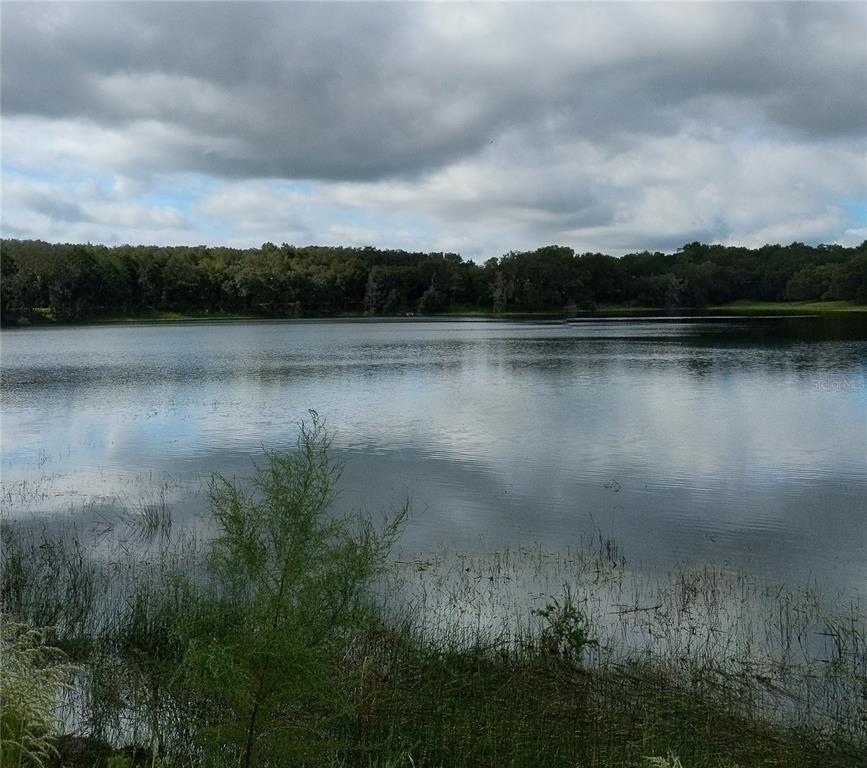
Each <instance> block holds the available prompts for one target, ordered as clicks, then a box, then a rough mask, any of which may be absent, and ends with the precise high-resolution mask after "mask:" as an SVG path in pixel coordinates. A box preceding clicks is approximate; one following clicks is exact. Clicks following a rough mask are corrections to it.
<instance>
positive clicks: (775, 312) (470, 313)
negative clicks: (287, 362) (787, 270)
mask: <svg viewBox="0 0 867 768" xmlns="http://www.w3.org/2000/svg"><path fill="white" fill-rule="evenodd" d="M845 314H867V304H856V303H853V302H846V301H812V302H782V301H768V302H755V301H743V302H733V303H730V304H717V305H712V306H707V307H677V308H672V309H665V308H660V307H627V306H622V305H602V306H599V307H597V308H596V309H592V310H578V311H573V312H562V311H561V312H556V311H540V312H497V313H494V312H491V311H489V310H485V309H482V308H481V307H479V308H471V307H468V308H462V309H461V310H460V311H450V312H439V313H432V314H426V315H420V314H414V315H413V314H407V315H365V314H360V313H345V314H336V315H309V316H301V317H295V316H290V315H285V316H279V315H264V314H238V313H229V312H226V313H223V312H210V313H202V312H196V313H185V312H166V311H152V312H140V313H130V314H124V315H102V316H96V317H90V318H82V319H81V320H59V319H55V318H52V317H50V316H49V315H48V314H46V313H38V314H37V315H36V316H32V315H31V317H29V318H27V319H26V322H21V323H19V322H16V321H14V320H13V321H11V322H7V323H5V324H4V326H3V327H4V328H13V327H40V328H44V327H66V326H83V325H127V324H128V325H139V324H147V323H155V324H176V323H178V324H181V323H225V322H249V321H264V322H268V321H271V322H274V321H286V320H299V321H309V320H346V321H352V320H364V321H377V320H378V321H383V320H386V321H398V320H415V321H421V322H424V321H428V322H429V321H431V320H461V319H479V320H483V319H484V320H521V319H528V320H531V319H552V320H553V319H563V320H569V319H578V320H580V319H593V318H602V319H605V318H609V319H617V318H638V317H660V318H663V317H668V318H678V317H683V318H689V317H695V316H707V315H710V316H719V317H725V316H737V317H762V316H766V317H796V316H799V315H845Z"/></svg>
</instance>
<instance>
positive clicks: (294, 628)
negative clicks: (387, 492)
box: [176, 413, 403, 766]
mask: <svg viewBox="0 0 867 768" xmlns="http://www.w3.org/2000/svg"><path fill="white" fill-rule="evenodd" d="M329 445H330V440H329V438H328V435H327V433H326V431H325V429H324V426H323V424H322V422H321V421H320V420H319V418H318V416H317V415H316V414H315V413H313V414H312V421H311V422H310V423H309V424H304V425H302V427H301V434H300V437H299V441H298V450H297V452H295V453H292V454H278V453H269V454H267V457H266V461H265V463H264V464H263V465H262V466H261V467H260V468H259V470H258V472H257V474H256V477H255V480H254V482H253V484H252V487H249V486H246V485H242V484H240V483H238V482H237V481H234V480H229V479H226V478H223V477H215V478H214V480H213V481H212V484H211V488H210V494H211V504H212V508H213V511H214V515H215V518H216V521H217V523H218V525H219V530H220V534H219V536H218V537H217V538H216V540H215V541H214V543H213V546H212V549H211V552H210V556H209V558H208V565H207V569H208V574H209V576H210V583H209V585H208V586H207V588H206V589H205V590H204V591H202V592H198V593H196V595H195V600H196V608H195V611H194V612H193V613H192V615H189V616H188V617H186V618H183V617H179V623H178V626H177V629H176V632H177V636H178V641H179V645H180V646H181V647H182V648H184V649H185V650H184V653H183V657H182V659H181V662H180V667H179V671H178V677H177V680H176V685H177V686H178V687H179V688H180V689H181V690H183V691H185V692H186V695H188V696H189V697H190V704H191V705H192V712H193V713H194V716H197V717H198V720H199V722H198V724H197V729H196V737H197V739H198V740H199V741H200V742H201V744H200V745H201V746H202V747H203V748H205V749H206V752H207V753H209V754H217V753H220V754H223V755H227V754H228V755H234V756H235V757H236V758H237V759H239V760H240V761H241V764H242V765H244V766H250V765H254V764H257V762H258V761H268V760H273V759H276V758H277V757H278V756H279V757H282V758H285V759H289V757H290V756H292V759H293V760H295V761H298V762H299V763H303V762H304V761H305V760H309V759H311V756H312V755H313V754H315V753H317V752H321V751H322V750H323V749H331V750H333V749H335V747H336V742H335V739H336V738H337V737H336V735H335V734H336V733H338V732H339V730H340V729H339V727H338V726H339V724H340V721H341V720H345V719H346V718H347V717H348V716H349V714H350V712H349V711H348V710H347V708H346V707H347V702H348V701H349V696H348V692H347V690H346V685H347V682H346V679H345V676H344V675H343V674H342V672H341V667H342V662H341V660H342V659H343V658H344V657H345V656H346V654H347V653H348V652H349V649H350V647H351V646H352V643H353V642H354V640H355V638H356V637H357V636H358V635H359V633H360V632H362V631H363V630H364V628H365V627H367V626H368V625H369V624H370V623H371V622H372V621H374V620H375V617H376V612H375V610H374V607H373V604H372V602H371V597H370V593H371V592H370V591H371V588H372V586H373V584H374V580H375V579H376V578H377V577H379V576H381V575H382V574H383V573H384V570H385V567H386V562H387V554H388V552H389V549H390V547H391V545H392V544H393V542H394V540H395V538H396V536H397V533H398V526H399V525H400V523H401V521H402V519H403V514H401V515H399V516H398V517H397V518H396V519H394V520H393V521H392V522H390V523H389V524H388V525H386V526H385V528H384V530H382V531H377V530H376V529H375V528H374V526H373V525H372V523H371V522H370V520H369V519H368V518H367V517H363V516H360V515H358V516H354V517H348V518H347V517H334V516H332V515H331V514H330V508H331V505H332V502H333V501H334V494H335V490H334V489H335V483H336V481H337V479H338V477H339V474H340V467H339V465H337V464H335V462H334V461H333V459H332V457H331V452H330V450H329ZM301 723H304V726H303V728H304V729H305V730H306V731H307V732H306V733H305V734H303V736H300V735H299V729H300V728H301V727H302V726H301Z"/></svg>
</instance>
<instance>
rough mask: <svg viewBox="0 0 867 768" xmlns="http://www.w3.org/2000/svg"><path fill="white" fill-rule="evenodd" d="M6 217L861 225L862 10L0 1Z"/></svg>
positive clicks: (217, 232)
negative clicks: (0, 3)
mask: <svg viewBox="0 0 867 768" xmlns="http://www.w3.org/2000/svg"><path fill="white" fill-rule="evenodd" d="M0 9H2V10H0V13H2V49H0V53H2V195H3V197H2V231H3V236H4V237H20V238H41V239H45V240H49V241H64V242H83V241H90V242H100V243H107V244H118V243H127V242H129V243H159V244H199V243H208V244H217V243H223V244H231V245H259V244H261V243H262V242H264V241H273V242H277V243H282V242H288V243H293V244H296V245H305V244H310V243H321V244H345V245H368V244H369V245H376V246H382V247H398V248H406V249H420V250H437V251H439V250H450V251H458V252H460V253H462V254H463V255H464V256H469V257H473V258H477V259H484V258H487V257H490V256H496V255H501V254H502V253H504V252H506V251H508V250H510V249H524V248H532V247H536V246H540V245H544V244H548V243H559V244H563V245H569V246H572V247H574V248H575V249H576V250H578V251H586V250H602V251H605V252H608V253H612V254H621V253H624V252H627V251H630V250H640V249H643V248H650V249H661V250H672V249H675V248H677V247H678V246H680V245H682V244H683V243H686V242H690V241H692V240H702V241H713V242H725V243H740V244H746V245H759V244H762V243H765V242H782V243H788V242H792V241H794V240H799V241H804V242H813V243H817V242H840V243H844V244H855V243H860V242H861V241H862V240H864V239H867V159H865V158H867V43H865V41H867V4H865V3H862V2H857V3H783V4H770V3H756V4H746V3H727V2H717V3H712V4H698V3H690V4H664V3H641V4H637V5H632V4H625V3H608V4H591V3H574V4H571V3H559V4H541V3H531V4H517V3H507V4H495V3H484V4H475V5H462V4H445V3H435V4H427V3H392V4H376V3H343V4H332V3H315V4H302V3H282V2H270V3H252V2H238V3H219V4H217V3H189V4H188V3H177V2H145V3H109V4H97V3H61V4H38V3H32V2H26V3H17V2H3V3H2V6H0Z"/></svg>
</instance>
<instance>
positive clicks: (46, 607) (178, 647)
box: [0, 414, 867, 768]
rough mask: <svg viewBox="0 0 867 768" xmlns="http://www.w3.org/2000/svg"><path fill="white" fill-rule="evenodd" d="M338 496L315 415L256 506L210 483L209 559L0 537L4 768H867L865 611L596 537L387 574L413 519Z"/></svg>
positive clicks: (165, 531) (237, 486)
mask: <svg viewBox="0 0 867 768" xmlns="http://www.w3.org/2000/svg"><path fill="white" fill-rule="evenodd" d="M340 471H341V467H340V466H339V465H338V464H335V462H334V461H333V459H332V456H331V452H330V441H329V437H328V434H327V433H326V432H325V429H324V426H323V424H322V422H321V421H320V420H319V419H318V417H317V416H316V415H315V414H311V420H310V421H309V422H308V423H306V424H304V425H302V426H301V432H300V437H299V442H298V449H297V450H296V451H295V452H293V453H290V454H278V453H268V454H266V456H265V460H264V462H263V463H262V464H261V465H260V467H259V470H258V474H257V475H256V477H255V478H253V479H252V480H251V481H249V482H241V481H236V480H228V479H225V478H222V477H220V476H214V477H213V478H212V481H211V483H210V501H211V510H212V514H213V522H214V534H215V535H214V536H213V537H212V538H209V539H208V540H206V541H203V540H201V539H196V538H193V537H192V536H187V535H185V534H184V533H183V532H182V531H178V530H174V529H173V526H172V520H171V514H170V512H168V511H166V512H165V513H164V514H161V515H159V516H154V515H138V516H136V517H135V519H133V520H128V521H126V523H122V522H121V521H120V520H118V522H117V524H116V527H117V530H115V531H114V533H117V531H120V530H123V531H125V532H126V533H127V534H130V533H131V532H134V533H135V534H136V536H135V537H131V538H130V537H127V539H125V540H120V539H118V540H116V541H115V542H114V544H111V543H110V541H111V538H112V535H114V534H113V533H112V529H111V526H104V527H103V528H102V530H101V533H100V537H99V538H98V540H96V541H94V542H88V541H86V540H84V539H83V538H82V537H81V536H80V535H79V534H78V532H76V531H75V529H74V528H72V529H71V530H70V532H68V535H65V536H58V535H56V534H55V535H54V536H53V537H51V536H48V535H47V534H40V533H39V531H38V529H32V528H31V529H30V531H29V533H28V532H27V531H26V530H25V529H24V528H22V527H21V526H20V525H16V524H14V523H13V522H12V521H8V520H7V521H4V522H3V531H2V534H3V548H2V561H0V562H2V577H3V578H2V603H0V608H2V619H3V645H4V653H3V655H2V657H0V670H2V673H3V683H4V685H3V687H4V709H3V715H2V721H0V725H2V733H0V736H2V765H3V766H6V765H15V766H25V765H46V766H52V765H53V766H60V765H64V766H88V767H92V768H97V767H98V768H103V767H105V768H109V767H110V768H129V767H130V766H171V767H174V766H178V767H180V766H184V767H186V766H190V767H192V766H214V767H215V768H217V767H218V766H219V767H221V768H222V767H223V766H226V767H228V766H243V767H244V768H251V767H252V766H284V765H285V766H317V767H318V766H323V768H324V767H325V766H329V767H332V766H346V768H349V767H350V766H358V767H359V768H362V767H363V768H376V767H379V768H385V767H386V766H389V767H390V768H398V767H400V766H407V768H410V767H412V768H421V767H422V766H431V767H442V768H445V767H446V766H449V767H451V766H455V767H459V766H467V767H470V766H491V767H492V768H493V767H494V766H497V767H498V768H499V767H500V766H516V767H517V766H533V768H535V766H541V765H544V766H563V768H567V767H568V768H576V767H577V766H581V767H582V768H585V767H586V768H613V767H614V766H618V767H620V766H626V767H634V768H639V767H643V768H647V767H648V766H662V767H663V768H678V767H680V766H682V768H746V767H747V766H751V767H752V766H767V768H770V767H771V766H787V767H788V768H799V767H803V768H807V766H810V767H811V768H812V767H815V766H822V767H823V768H829V767H830V768H836V767H839V768H851V766H854V765H861V764H864V763H865V761H867V623H865V621H867V617H865V615H864V612H863V609H862V607H861V606H858V605H851V606H844V605H831V606H829V605H827V604H826V602H825V601H824V600H823V598H822V597H821V596H820V595H817V594H816V593H814V592H812V591H810V590H808V589H805V590H800V591H799V590H792V589H782V588H779V589H777V588H774V587H773V586H771V585H762V584H761V583H760V582H759V581H758V580H755V579H752V578H750V577H748V576H746V575H744V574H730V573H725V572H723V571H720V570H717V569H715V568H712V567H705V568H702V569H699V570H683V569H680V570H677V571H674V572H672V573H671V574H669V576H668V578H664V579H662V580H661V581H658V582H654V581H643V580H642V579H641V578H639V576H638V572H637V571H632V570H631V569H630V568H629V565H628V563H627V562H626V561H625V560H624V559H623V558H622V557H621V556H620V555H619V553H618V552H617V548H616V545H615V544H614V542H612V541H611V540H605V539H603V538H602V537H601V536H600V537H599V538H598V541H595V542H593V543H592V544H591V545H588V546H586V547H583V548H580V549H579V550H577V551H572V552H567V553H546V552H544V551H542V550H541V549H540V548H538V547H532V546H530V547H527V548H526V549H521V550H519V551H505V552H496V553H489V554H481V555H476V556H473V555H466V554H461V553H454V552H453V553H442V554H437V555H433V556H430V557H428V558H427V559H424V560H419V559H410V560H407V561H404V562H397V561H395V560H394V559H393V558H394V556H393V554H392V552H393V549H394V546H395V544H396V542H397V540H398V536H399V533H400V530H401V528H402V526H404V525H406V524H408V523H407V521H406V508H404V509H401V510H398V511H397V512H396V513H395V514H393V515H392V516H391V517H390V518H387V519H385V520H384V521H382V522H379V523H375V522H374V521H373V520H372V519H371V518H370V517H369V516H367V515H363V514H360V513H359V514H357V515H354V516H350V517H347V518H335V517H334V516H333V515H331V514H330V513H329V511H330V508H331V502H332V501H333V498H334V492H335V487H336V486H335V483H336V482H337V479H338V478H339V475H340ZM132 542H137V544H136V546H132V545H131V544H132ZM531 596H532V597H531ZM58 703H62V704H63V706H61V708H60V709H58ZM58 715H59V716H60V720H61V722H57V719H58Z"/></svg>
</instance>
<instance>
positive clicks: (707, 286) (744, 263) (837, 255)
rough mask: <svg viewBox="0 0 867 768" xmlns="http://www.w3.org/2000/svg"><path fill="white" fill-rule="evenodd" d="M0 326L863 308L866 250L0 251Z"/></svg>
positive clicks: (6, 247)
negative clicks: (604, 309)
mask: <svg viewBox="0 0 867 768" xmlns="http://www.w3.org/2000/svg"><path fill="white" fill-rule="evenodd" d="M0 268H2V280H0V314H2V318H3V320H4V321H5V322H15V321H16V320H17V319H18V318H19V317H22V316H23V317H36V316H37V315H39V316H42V315H45V314H47V315H48V316H49V317H52V318H54V319H57V320H64V321H68V320H80V319H85V318H90V317H106V316H117V315H122V316H123V315H135V314H139V315H141V314H148V313H150V314H153V313H159V312H170V311H172V312H180V313H186V314H199V313H201V314H209V315H220V314H244V315H256V316H264V317H295V316H299V315H302V314H306V315H314V316H328V315H335V314H342V313H362V312H363V313H365V314H368V315H395V314H403V313H406V312H420V313H423V314H424V313H437V312H443V311H448V310H449V309H450V308H455V307H458V306H461V307H476V308H482V309H485V310H487V311H493V312H530V311H534V312H535V311H547V312H572V311H575V310H576V308H578V309H593V308H594V307H595V306H596V305H598V304H605V303H617V304H625V305H630V306H648V307H671V308H676V307H695V306H705V305H708V304H725V303H729V302H733V301H746V300H748V301H783V300H788V301H795V300H797V301H803V300H818V299H823V298H825V299H838V300H845V301H857V302H862V303H863V302H867V287H865V286H867V271H865V270H867V244H862V245H860V246H857V247H854V248H844V247H842V246H837V245H819V246H807V245H804V244H803V243H791V244H790V245H786V246H781V245H766V246H763V247H761V248H757V249H749V248H740V247H729V246H722V245H703V244H701V243H689V244H687V245H684V246H683V248H681V249H680V250H679V251H677V252H675V253H670V254H664V253H660V252H653V253H651V252H649V251H643V252H640V253H631V254H627V255H626V256H623V257H622V258H613V257H611V256H607V255H605V254H601V253H584V254H577V253H575V252H574V251H573V250H572V249H571V248H567V247H564V246H557V245H550V246H545V247H543V248H538V249H536V250H533V251H521V252H518V251H511V252H509V253H507V254H504V255H503V256H502V257H501V258H499V259H497V258H493V259H489V260H488V261H487V262H485V264H484V266H483V267H482V266H479V265H478V264H475V263H474V262H472V261H465V260H463V259H462V258H461V257H460V256H459V255H458V254H454V253H410V252H406V251H398V250H378V249H375V248H339V247H336V248H330V247H319V246H309V247H305V248H296V247H294V246H291V245H287V244H285V243H284V244H283V245H280V246H277V245H274V244H273V243H265V244H263V246H262V247H261V248H258V249H246V250H238V249H233V248H205V247H201V246H200V247H170V248H163V247H155V246H120V247H117V248H106V247H104V246H93V245H87V246H84V245H70V244H65V245H60V244H58V245H53V244H49V243H44V242H41V241H27V240H24V241H22V240H3V241H2V263H0Z"/></svg>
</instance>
